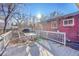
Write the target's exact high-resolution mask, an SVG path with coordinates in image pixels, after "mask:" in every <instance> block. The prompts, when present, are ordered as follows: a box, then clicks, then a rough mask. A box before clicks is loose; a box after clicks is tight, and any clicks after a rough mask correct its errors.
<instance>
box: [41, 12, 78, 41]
mask: <svg viewBox="0 0 79 59" xmlns="http://www.w3.org/2000/svg"><path fill="white" fill-rule="evenodd" d="M42 26H43V28H44V29H43V30H47V31H56V32H57V31H59V32H65V33H66V38H67V39H68V41H72V42H79V11H78V12H75V13H71V14H67V15H64V16H58V17H55V18H52V19H49V20H48V21H45V23H43V25H42Z"/></svg>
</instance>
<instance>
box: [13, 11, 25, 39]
mask: <svg viewBox="0 0 79 59" xmlns="http://www.w3.org/2000/svg"><path fill="white" fill-rule="evenodd" d="M13 18H14V19H15V20H16V23H17V26H18V35H19V38H20V36H21V35H20V33H21V31H22V29H23V28H24V25H25V23H24V21H25V19H26V17H25V15H24V14H23V13H21V12H17V13H15V14H14V16H13Z"/></svg>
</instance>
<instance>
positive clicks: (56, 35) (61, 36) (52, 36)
mask: <svg viewBox="0 0 79 59" xmlns="http://www.w3.org/2000/svg"><path fill="white" fill-rule="evenodd" d="M36 33H37V34H38V36H41V37H43V38H46V39H49V40H53V41H56V42H59V43H62V44H64V45H66V33H64V32H53V31H40V30H37V31H36Z"/></svg>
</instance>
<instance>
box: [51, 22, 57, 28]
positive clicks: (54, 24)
mask: <svg viewBox="0 0 79 59" xmlns="http://www.w3.org/2000/svg"><path fill="white" fill-rule="evenodd" d="M51 28H52V29H57V21H53V22H52V24H51Z"/></svg>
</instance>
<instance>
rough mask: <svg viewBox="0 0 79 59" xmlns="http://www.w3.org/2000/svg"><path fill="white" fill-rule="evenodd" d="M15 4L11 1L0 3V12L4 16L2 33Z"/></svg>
mask: <svg viewBox="0 0 79 59" xmlns="http://www.w3.org/2000/svg"><path fill="white" fill-rule="evenodd" d="M15 6H16V5H15V4H13V3H8V4H6V3H5V4H0V12H1V15H2V16H3V17H4V28H3V33H5V32H6V26H7V23H8V21H9V20H10V19H11V16H12V14H13V12H14V10H15Z"/></svg>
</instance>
